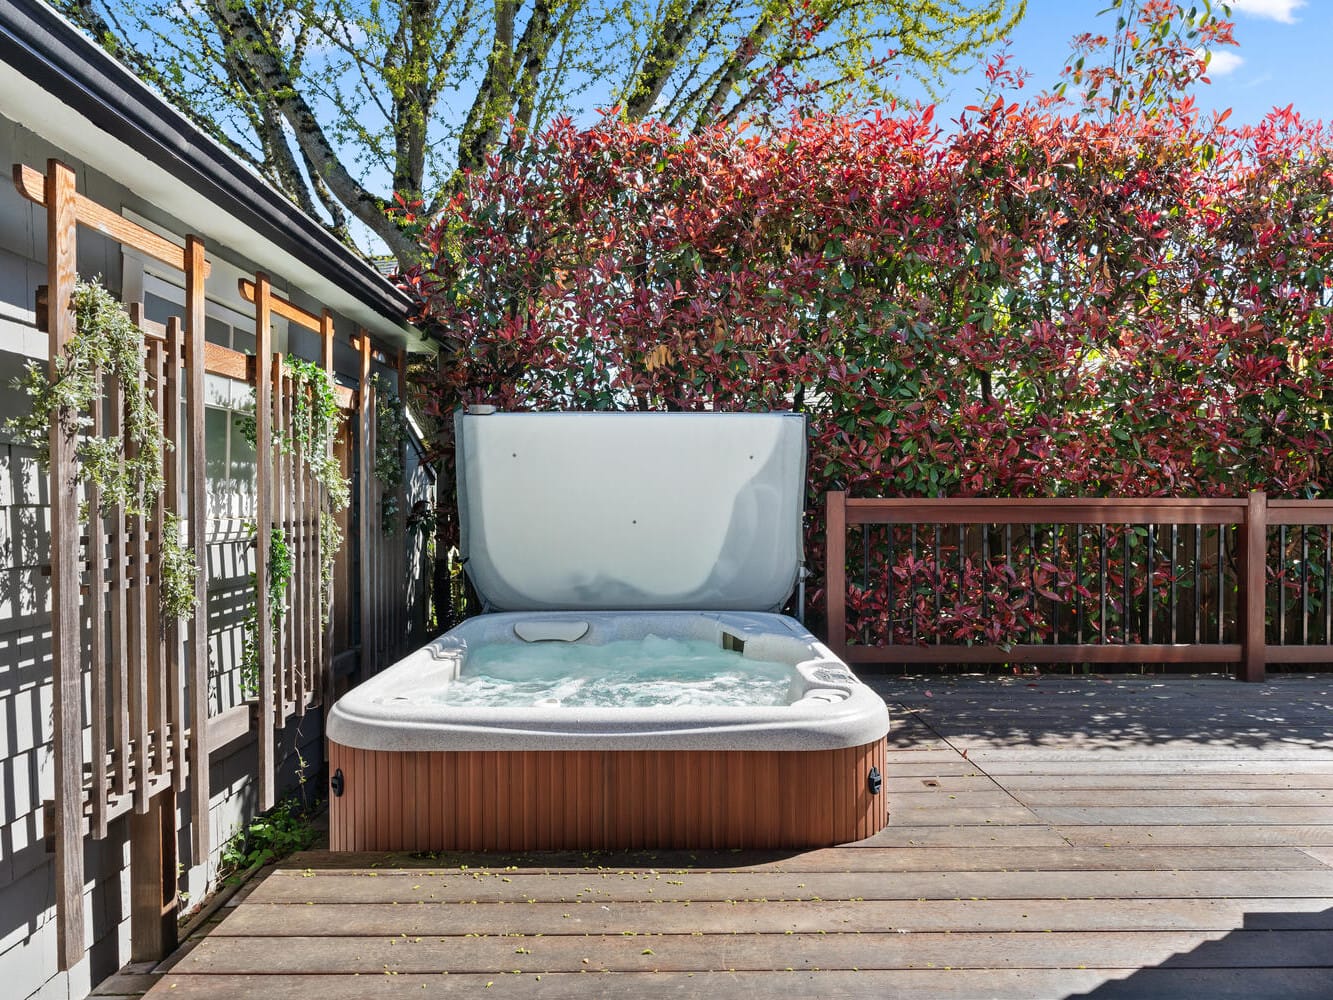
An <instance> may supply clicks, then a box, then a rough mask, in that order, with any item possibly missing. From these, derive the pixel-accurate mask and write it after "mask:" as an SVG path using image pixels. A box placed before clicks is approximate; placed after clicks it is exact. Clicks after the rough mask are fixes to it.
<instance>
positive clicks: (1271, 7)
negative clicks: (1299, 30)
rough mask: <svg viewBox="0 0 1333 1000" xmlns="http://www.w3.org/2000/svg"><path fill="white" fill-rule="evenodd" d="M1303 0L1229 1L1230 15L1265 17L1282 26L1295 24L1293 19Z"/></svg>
mask: <svg viewBox="0 0 1333 1000" xmlns="http://www.w3.org/2000/svg"><path fill="white" fill-rule="evenodd" d="M1304 6H1305V0H1231V4H1230V7H1231V13H1233V14H1249V15H1251V16H1252V17H1266V18H1269V19H1270V20H1273V21H1281V22H1282V23H1283V24H1295V23H1296V18H1295V17H1293V16H1292V15H1294V14H1295V13H1296V11H1298V10H1299V9H1300V8H1302V7H1304Z"/></svg>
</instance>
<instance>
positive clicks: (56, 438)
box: [15, 160, 84, 970]
mask: <svg viewBox="0 0 1333 1000" xmlns="http://www.w3.org/2000/svg"><path fill="white" fill-rule="evenodd" d="M23 170H24V173H22V174H19V173H18V172H17V171H16V178H15V179H16V180H22V181H23V182H24V183H23V184H21V185H20V190H23V189H24V187H25V186H26V185H27V182H28V180H29V178H28V177H27V173H26V170H27V168H23ZM46 170H47V176H46V178H45V183H44V184H43V183H40V182H34V183H36V190H38V191H40V192H41V194H42V197H43V199H44V202H45V205H46V211H47V216H46V238H47V242H46V260H47V285H48V288H49V289H50V291H49V295H50V309H49V321H48V322H49V333H50V365H51V369H50V371H51V377H52V378H53V379H54V378H55V375H56V371H55V361H56V359H57V358H59V357H62V356H63V355H64V354H65V348H66V345H67V344H68V343H69V341H70V340H71V339H72V338H73V337H74V334H75V332H76V330H75V323H74V313H73V309H72V305H71V302H70V297H71V294H72V292H73V290H74V280H75V270H76V267H77V261H76V249H75V247H76V239H77V235H76V234H77V221H76V220H77V212H78V195H77V193H76V191H75V187H74V185H75V181H74V171H73V170H71V169H70V168H69V167H68V166H66V165H65V164H63V163H60V162H59V161H57V160H49V161H48V162H47V167H46ZM38 177H40V175H38ZM25 193H26V192H25ZM74 448H75V441H74V436H73V434H72V433H71V432H70V429H69V426H68V423H67V422H65V421H61V420H52V421H51V434H50V459H51V480H50V481H51V484H52V488H51V674H52V714H53V717H54V718H53V722H54V728H53V737H52V753H53V756H54V764H55V823H56V830H55V840H56V844H55V847H56V857H55V888H56V924H57V943H56V948H57V961H58V964H59V967H60V968H61V969H62V970H65V969H71V968H73V967H74V966H75V965H76V964H77V963H78V962H79V961H80V959H82V958H83V951H84V921H83V838H82V835H81V829H82V822H83V819H82V816H83V720H82V708H83V670H82V665H81V663H80V655H79V654H80V647H81V641H80V634H79V632H80V628H79V618H80V615H79V565H78V564H79V546H78V539H79V535H80V532H79V505H78V498H77V497H76V496H75V494H74V490H73V488H72V484H73V481H74V476H75V465H74Z"/></svg>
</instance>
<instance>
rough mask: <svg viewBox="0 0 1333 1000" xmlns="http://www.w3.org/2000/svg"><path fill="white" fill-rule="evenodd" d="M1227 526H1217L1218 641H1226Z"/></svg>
mask: <svg viewBox="0 0 1333 1000" xmlns="http://www.w3.org/2000/svg"><path fill="white" fill-rule="evenodd" d="M1226 529H1227V526H1226V525H1225V524H1219V525H1218V526H1217V641H1218V642H1219V643H1223V642H1225V641H1226V596H1225V595H1226V591H1225V590H1224V589H1223V588H1224V587H1225V585H1226V565H1227V531H1226Z"/></svg>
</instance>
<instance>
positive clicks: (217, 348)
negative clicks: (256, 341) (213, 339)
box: [204, 341, 254, 382]
mask: <svg viewBox="0 0 1333 1000" xmlns="http://www.w3.org/2000/svg"><path fill="white" fill-rule="evenodd" d="M204 370H205V371H206V372H208V374H210V375H221V376H224V377H225V378H230V379H235V380H236V381H237V382H249V381H251V380H252V379H253V378H254V359H253V358H251V357H249V356H248V355H245V354H242V353H241V352H240V351H233V350H232V349H231V348H230V347H222V346H221V345H219V344H210V343H208V342H207V341H205V343H204Z"/></svg>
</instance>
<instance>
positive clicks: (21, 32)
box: [0, 0, 412, 324]
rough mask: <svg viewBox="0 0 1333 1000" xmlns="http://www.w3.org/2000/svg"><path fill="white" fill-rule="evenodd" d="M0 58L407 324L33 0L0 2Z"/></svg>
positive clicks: (366, 279) (318, 231) (245, 177)
mask: <svg viewBox="0 0 1333 1000" xmlns="http://www.w3.org/2000/svg"><path fill="white" fill-rule="evenodd" d="M0 60H3V61H4V62H6V63H9V64H10V65H11V66H13V67H14V68H15V69H16V70H18V71H19V72H20V73H22V74H23V75H24V76H26V77H27V78H28V79H30V80H32V81H33V82H34V83H36V84H37V85H38V86H40V87H42V88H43V89H44V90H46V91H47V92H48V93H50V94H51V95H52V96H53V97H55V98H56V99H57V100H59V101H61V102H62V103H64V104H67V105H69V106H70V107H71V108H73V109H74V110H75V111H77V112H78V113H79V114H81V115H83V116H84V117H85V118H87V119H88V120H89V121H91V122H92V123H94V124H95V125H96V126H97V127H98V128H99V129H101V130H102V131H104V132H106V133H107V134H108V135H111V136H112V137H114V138H116V139H118V140H120V141H121V142H123V143H125V144H126V145H128V146H131V147H133V148H134V149H137V150H138V151H140V152H142V153H143V154H144V155H146V156H148V157H149V158H151V159H153V160H155V161H156V162H157V163H158V164H160V165H161V166H162V167H163V169H165V170H167V171H169V172H170V173H171V174H172V175H173V176H175V177H178V178H179V179H180V180H181V181H182V182H183V183H185V184H187V185H189V186H190V187H191V188H193V189H194V190H196V191H198V192H199V193H200V194H201V195H202V196H203V197H206V198H208V199H209V200H210V201H212V202H213V203H214V204H216V205H217V206H218V207H220V208H222V209H223V210H224V211H226V212H227V213H228V214H230V215H232V216H234V217H236V218H237V219H239V220H240V221H241V222H243V223H244V224H245V225H246V226H248V227H250V228H251V229H253V230H254V231H255V232H257V233H259V234H261V235H262V236H264V237H265V238H267V239H268V240H270V241H271V242H273V243H274V244H275V245H277V246H278V247H279V248H280V249H282V250H283V251H284V252H286V253H289V254H291V255H292V256H293V257H296V258H297V259H299V260H302V261H304V262H305V263H306V264H307V265H309V266H310V267H312V268H313V269H315V270H317V271H319V272H320V273H322V274H324V275H325V276H327V277H328V278H329V280H330V281H333V282H335V283H337V284H338V285H339V286H341V287H342V288H343V289H345V290H346V291H347V292H348V294H350V295H352V296H353V297H355V298H356V299H357V300H358V301H360V302H362V303H363V304H364V305H366V306H367V307H369V308H371V309H373V310H375V311H376V312H378V313H379V314H381V315H382V316H384V317H385V318H387V319H391V320H392V321H393V322H395V323H399V324H403V323H406V322H407V318H408V315H409V313H410V310H411V307H412V303H411V300H410V299H409V298H408V297H407V295H405V294H404V293H403V292H402V291H401V290H399V289H398V288H396V287H394V286H393V285H392V284H390V283H389V281H388V280H386V279H385V278H384V277H383V276H382V275H381V274H380V273H379V272H378V271H376V270H375V268H374V266H373V265H371V264H370V263H368V262H367V261H365V260H363V259H362V258H360V257H358V256H357V255H356V254H355V253H354V252H353V251H352V250H350V249H348V248H347V247H346V246H344V245H343V244H342V243H340V242H338V240H337V239H336V238H335V237H334V236H333V235H332V234H331V233H329V232H328V230H326V229H325V228H324V227H323V226H322V225H320V224H319V223H318V222H316V221H315V220H313V219H311V218H310V217H309V216H308V215H306V214H305V213H304V212H302V211H301V209H300V208H298V207H297V206H296V205H295V204H294V203H293V202H291V201H290V200H288V199H287V198H286V197H285V196H284V195H282V194H280V193H279V192H278V191H276V190H274V189H273V188H272V187H271V186H270V185H269V184H268V182H267V181H265V180H264V179H263V178H261V177H260V176H259V175H258V174H256V173H254V172H253V171H252V170H251V169H250V168H249V166H247V165H246V164H244V163H243V162H242V161H241V160H240V159H238V158H237V157H236V156H234V155H233V154H232V153H231V152H229V151H228V150H226V149H225V148H223V147H222V146H221V145H219V144H218V143H217V142H216V141H215V140H213V139H212V138H210V137H209V136H207V135H206V134H204V133H203V132H202V131H200V130H199V128H198V127H197V126H195V125H194V123H193V122H191V121H190V120H189V119H188V118H186V117H185V115H183V114H181V113H180V112H179V111H177V110H176V109H175V108H174V107H172V106H171V105H170V104H168V103H167V102H166V101H165V100H164V99H163V98H162V97H160V96H159V95H158V94H157V93H155V92H154V91H153V90H152V89H151V88H149V87H148V86H147V85H146V84H144V83H143V82H142V81H141V80H139V79H138V78H137V77H136V76H135V75H134V74H133V73H131V72H130V71H129V70H128V69H126V68H125V67H124V66H122V65H121V64H120V63H119V62H117V61H116V60H115V59H114V58H113V57H112V56H111V55H110V54H109V53H108V52H106V51H105V50H103V49H102V48H101V47H100V46H98V45H97V44H96V43H95V42H93V41H92V40H90V39H89V38H87V37H86V36H85V35H84V34H83V33H82V32H81V31H79V30H78V29H77V28H75V27H74V26H73V25H71V24H70V23H69V22H68V21H66V20H65V19H64V18H63V17H62V16H61V15H60V14H59V13H57V12H56V11H55V10H54V9H53V8H51V7H49V6H48V5H47V4H45V3H43V2H41V0H8V2H4V3H0Z"/></svg>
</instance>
